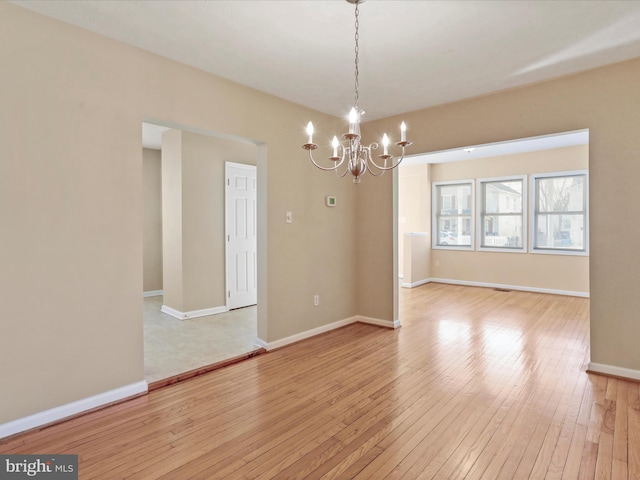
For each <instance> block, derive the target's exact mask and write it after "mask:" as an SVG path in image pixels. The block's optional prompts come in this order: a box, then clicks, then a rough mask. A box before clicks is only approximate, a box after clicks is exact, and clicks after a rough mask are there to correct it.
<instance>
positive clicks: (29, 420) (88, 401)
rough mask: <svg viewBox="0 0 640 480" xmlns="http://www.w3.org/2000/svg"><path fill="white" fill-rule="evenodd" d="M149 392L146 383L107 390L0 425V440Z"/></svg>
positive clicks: (141, 382)
mask: <svg viewBox="0 0 640 480" xmlns="http://www.w3.org/2000/svg"><path fill="white" fill-rule="evenodd" d="M148 391H149V387H148V385H147V382H145V381H144V380H143V381H140V382H136V383H132V384H130V385H125V386H123V387H119V388H115V389H113V390H109V391H108V392H103V393H99V394H98V395H94V396H92V397H88V398H84V399H82V400H77V401H75V402H71V403H68V404H66V405H61V406H59V407H55V408H51V409H49V410H45V411H43V412H39V413H35V414H33V415H29V416H28V417H24V418H19V419H17V420H13V421H11V422H7V423H4V424H2V425H0V438H4V437H8V436H9V435H15V434H16V433H20V432H25V431H27V430H31V429H33V428H38V427H42V426H44V425H48V424H50V423H53V422H58V421H60V420H63V419H65V418H69V417H72V416H75V415H78V414H80V413H83V412H87V411H89V410H93V409H95V408H98V407H102V406H106V405H109V404H111V403H114V402H117V401H121V400H125V399H127V398H131V397H135V396H138V395H143V394H146V393H147V392H148Z"/></svg>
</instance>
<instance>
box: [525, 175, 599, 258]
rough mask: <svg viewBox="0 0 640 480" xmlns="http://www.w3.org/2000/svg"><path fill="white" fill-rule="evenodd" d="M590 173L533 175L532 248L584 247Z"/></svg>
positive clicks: (568, 248)
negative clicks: (588, 174)
mask: <svg viewBox="0 0 640 480" xmlns="http://www.w3.org/2000/svg"><path fill="white" fill-rule="evenodd" d="M586 179H587V174H586V173H585V172H581V173H569V174H555V175H534V176H533V183H534V188H535V202H534V203H535V215H534V232H535V235H534V237H533V248H534V249H536V250H539V249H553V250H575V251H584V250H585V245H586V228H585V223H586V222H585V220H586V216H587V188H586V187H587V182H586Z"/></svg>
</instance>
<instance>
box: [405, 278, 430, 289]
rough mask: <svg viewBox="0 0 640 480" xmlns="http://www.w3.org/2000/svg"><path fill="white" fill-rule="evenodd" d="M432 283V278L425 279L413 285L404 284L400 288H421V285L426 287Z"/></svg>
mask: <svg viewBox="0 0 640 480" xmlns="http://www.w3.org/2000/svg"><path fill="white" fill-rule="evenodd" d="M430 281H431V279H430V278H425V279H424V280H418V281H417V282H412V283H405V282H402V283H401V284H400V286H401V287H402V288H415V287H419V286H420V285H424V284H425V283H429V282H430Z"/></svg>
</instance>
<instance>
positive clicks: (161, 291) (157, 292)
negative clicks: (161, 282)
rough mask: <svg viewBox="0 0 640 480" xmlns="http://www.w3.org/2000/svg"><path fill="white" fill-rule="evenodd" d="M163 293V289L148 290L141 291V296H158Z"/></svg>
mask: <svg viewBox="0 0 640 480" xmlns="http://www.w3.org/2000/svg"><path fill="white" fill-rule="evenodd" d="M162 295H164V290H149V291H148V292H142V297H143V298H147V297H160V296H162Z"/></svg>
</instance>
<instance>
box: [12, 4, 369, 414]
mask: <svg viewBox="0 0 640 480" xmlns="http://www.w3.org/2000/svg"><path fill="white" fill-rule="evenodd" d="M0 29H1V30H2V31H3V35H4V38H5V39H6V40H7V41H5V42H1V43H0V57H1V58H3V59H4V63H3V65H4V67H3V74H2V89H0V102H1V103H2V105H3V108H2V109H1V113H0V131H2V132H3V141H2V142H0V158H2V159H3V160H2V162H0V200H1V201H0V214H1V216H2V218H3V231H5V232H10V234H7V235H3V239H2V248H1V249H0V256H1V258H0V264H2V269H0V290H1V291H3V292H5V296H4V297H3V302H2V304H3V305H2V308H3V316H2V328H3V332H7V333H6V334H3V335H1V336H0V352H1V353H0V378H2V382H3V387H2V388H3V390H2V399H1V400H0V402H1V405H0V423H3V422H7V421H10V420H14V419H18V418H22V417H24V416H27V415H30V414H34V413H37V412H41V411H44V410H47V409H50V408H53V407H57V406H60V405H64V404H67V403H70V402H73V401H77V400H80V399H84V398H87V397H90V396H93V395H98V394H101V393H103V392H106V391H110V390H112V389H116V388H119V387H122V386H126V385H130V384H133V383H135V382H140V381H142V380H143V379H144V374H143V367H144V365H143V335H142V332H143V327H142V302H141V295H142V290H143V266H142V265H143V254H142V244H143V233H142V232H143V228H142V225H143V200H142V199H143V195H142V188H143V181H142V171H143V169H142V144H141V139H140V123H141V122H142V121H150V122H155V123H161V124H164V125H166V126H170V127H180V128H182V127H191V128H190V129H189V130H190V131H195V132H198V131H200V132H217V133H219V134H221V135H223V136H226V137H227V138H230V139H234V138H235V139H245V140H246V141H250V142H251V143H253V144H254V145H257V150H258V184H259V189H260V192H259V197H260V198H259V207H258V208H259V211H258V225H259V232H258V257H259V271H258V277H259V288H258V297H259V305H258V317H259V320H258V333H259V336H260V337H261V338H262V339H263V340H265V341H268V342H272V341H275V340H278V339H282V338H285V337H287V336H290V335H294V334H297V333H300V332H305V331H307V330H310V329H312V328H315V327H319V326H322V325H326V324H328V323H331V322H335V321H338V320H342V319H345V318H349V317H352V316H353V315H356V314H357V313H359V312H358V310H359V309H358V303H357V298H356V295H355V294H351V293H352V292H353V291H354V290H355V287H354V285H355V284H356V278H357V275H356V273H357V271H356V268H357V260H356V253H355V252H356V248H357V247H356V235H357V230H356V228H357V227H356V216H357V205H356V192H357V189H356V188H354V185H353V184H351V183H350V181H349V180H348V179H342V180H340V179H337V178H336V176H335V175H331V174H328V173H325V172H320V171H319V170H317V169H315V168H314V167H313V166H312V165H311V164H310V162H309V160H308V158H306V157H305V152H304V151H303V150H302V149H301V148H300V145H301V144H302V142H304V140H305V134H304V126H305V125H306V123H307V121H309V120H313V122H314V124H315V125H316V128H317V132H318V134H317V136H316V138H317V140H318V141H319V142H321V141H323V138H324V139H325V140H326V142H327V144H328V142H329V139H330V136H329V132H333V131H334V130H336V129H338V128H341V127H343V123H342V122H341V121H338V120H336V119H334V118H332V117H329V116H327V115H323V114H321V113H317V112H314V111H311V110H309V109H307V108H303V107H301V106H298V105H295V104H292V103H289V102H286V101H283V100H281V99H278V98H276V97H273V96H270V95H267V94H263V93H260V92H257V91H255V90H252V89H250V88H247V87H243V86H240V85H238V84H234V83H232V82H229V81H227V80H224V79H221V78H218V77H215V76H213V75H210V74H207V73H204V72H202V71H198V70H196V69H194V68H190V67H187V66H185V65H181V64H178V63H176V62H173V61H170V60H167V59H164V58H161V57H158V56H155V55H152V54H149V53H146V52H143V51H141V50H138V49H136V48H133V47H130V46H127V45H124V44H122V43H119V42H116V41H113V40H110V39H107V38H104V37H101V36H99V35H95V34H92V33H89V32H86V31H84V30H81V29H79V28H76V27H73V26H70V25H67V24H64V23H62V22H58V21H56V20H53V19H50V18H47V17H45V16H41V15H38V14H36V13H34V12H31V11H29V10H26V9H23V8H20V7H17V6H15V5H13V4H10V3H7V2H1V3H0ZM123 72H126V74H123ZM185 129H186V128H185ZM326 195H335V196H336V197H337V199H338V206H337V207H335V208H328V207H326V206H325V196H326ZM164 206H165V205H163V209H164ZM287 211H292V212H293V216H294V223H292V224H286V223H285V212H287ZM164 240H165V241H167V239H166V238H165V239H164ZM165 268H166V266H165ZM164 283H165V285H164V287H165V288H166V286H167V285H166V278H165V279H164ZM314 294H319V295H320V298H321V304H320V306H319V307H313V295H314ZM373 313H376V316H378V315H377V312H373Z"/></svg>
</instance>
